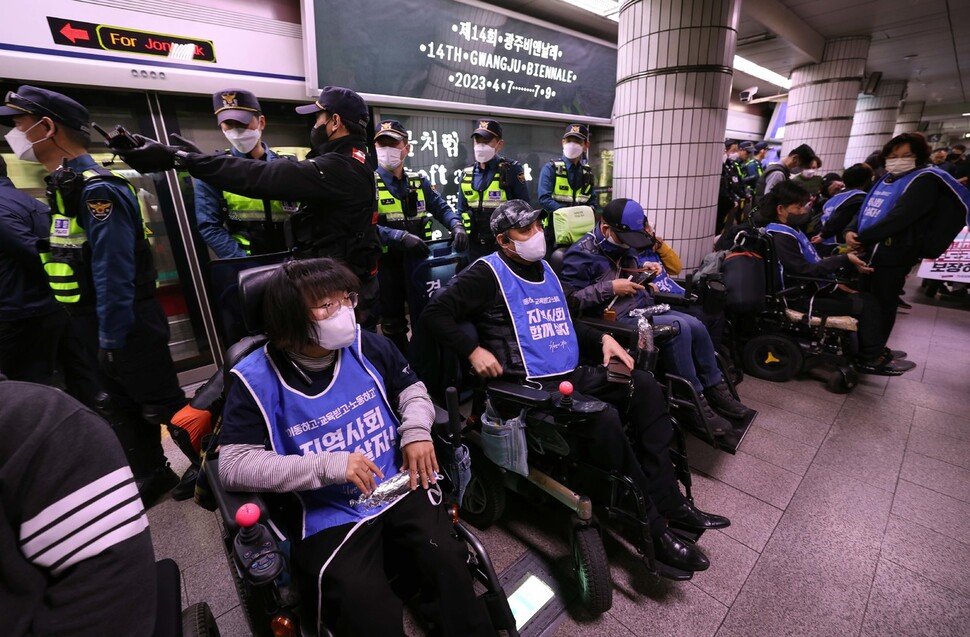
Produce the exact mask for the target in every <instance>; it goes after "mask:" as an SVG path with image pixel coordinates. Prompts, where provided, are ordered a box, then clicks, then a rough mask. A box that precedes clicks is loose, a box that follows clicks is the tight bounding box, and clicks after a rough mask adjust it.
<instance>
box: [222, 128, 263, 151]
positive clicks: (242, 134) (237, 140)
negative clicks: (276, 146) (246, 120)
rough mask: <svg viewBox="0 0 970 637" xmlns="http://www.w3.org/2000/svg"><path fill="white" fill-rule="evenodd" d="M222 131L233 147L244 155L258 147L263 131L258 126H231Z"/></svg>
mask: <svg viewBox="0 0 970 637" xmlns="http://www.w3.org/2000/svg"><path fill="white" fill-rule="evenodd" d="M222 132H223V134H224V135H225V136H226V139H228V140H229V143H230V144H232V147H233V148H235V149H236V150H238V151H239V152H240V153H242V154H244V155H245V154H248V153H249V151H251V150H252V149H254V148H256V144H258V143H259V138H260V136H261V135H262V131H260V130H259V129H258V128H257V129H252V128H230V129H229V130H227V131H222Z"/></svg>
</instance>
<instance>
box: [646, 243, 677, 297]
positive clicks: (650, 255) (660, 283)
mask: <svg viewBox="0 0 970 637" xmlns="http://www.w3.org/2000/svg"><path fill="white" fill-rule="evenodd" d="M637 260H638V261H639V265H640V266H642V265H643V264H644V263H646V262H651V263H659V264H660V268H661V270H660V274H658V275H657V276H656V278H654V280H653V281H652V283H653V286H654V287H655V288H657V291H658V292H663V293H665V294H686V292H687V290H685V289H684V288H682V287H680V286H679V285H677V282H676V281H674V280H673V279H671V278H670V276H669V275H668V274H667V268H665V267H663V265H664V264H663V261H661V260H660V255H659V254H657V253H656V252H654V251H653V250H647V251H646V252H641V253H640V254H638V255H637Z"/></svg>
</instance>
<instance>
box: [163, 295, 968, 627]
mask: <svg viewBox="0 0 970 637" xmlns="http://www.w3.org/2000/svg"><path fill="white" fill-rule="evenodd" d="M907 296H908V298H909V299H910V300H911V301H913V302H914V307H913V309H912V310H911V311H909V312H908V313H901V314H900V316H899V320H898V322H897V325H896V330H895V334H894V336H893V340H892V342H891V343H890V345H892V346H893V348H895V349H904V350H906V351H907V352H908V353H909V358H910V359H911V360H913V361H915V362H916V363H917V364H918V367H917V368H916V369H915V370H913V371H912V372H910V373H908V374H906V375H905V376H903V377H900V378H893V379H887V378H882V377H863V378H864V382H863V384H862V385H861V386H859V387H858V388H856V390H855V391H854V392H853V393H852V394H849V395H847V396H842V395H835V394H830V393H827V392H826V391H825V389H824V387H823V386H822V384H821V383H819V382H817V381H813V380H796V381H792V382H789V383H786V384H783V385H778V384H772V383H767V382H763V381H759V380H756V379H753V378H747V379H746V380H745V382H744V383H743V384H742V385H741V386H740V392H741V395H742V398H743V400H744V401H745V402H747V403H748V404H749V405H751V406H753V407H755V408H757V409H758V410H759V412H760V415H759V416H758V419H757V421H756V422H755V424H754V425H753V427H752V430H751V432H750V433H749V435H748V437H747V438H746V439H745V441H744V443H743V445H742V448H741V451H740V452H739V453H738V454H737V455H736V456H730V455H727V454H724V453H720V452H715V451H713V450H711V449H710V448H709V447H706V446H704V445H703V444H700V443H697V441H696V440H692V441H691V444H690V451H691V464H692V465H693V466H694V467H695V469H696V471H695V478H694V494H695V497H696V500H697V503H698V505H699V506H700V507H701V508H704V509H706V510H710V511H716V512H718V513H722V514H725V515H728V516H729V517H730V518H731V519H732V521H733V524H732V525H731V527H729V528H727V529H725V530H724V531H715V532H711V533H707V534H705V536H704V537H703V538H702V540H701V542H700V545H701V546H702V547H703V549H704V550H705V551H706V552H707V553H708V554H709V555H710V557H711V560H712V563H713V564H712V566H711V568H710V570H708V571H706V572H704V573H699V574H697V575H696V576H695V578H694V579H693V581H691V582H687V583H680V584H675V583H671V582H666V581H662V582H659V583H658V582H654V581H651V580H650V579H649V578H648V577H647V576H646V574H645V573H644V571H643V569H642V567H641V565H640V563H639V561H638V560H637V558H636V556H635V554H633V553H631V551H630V549H629V547H628V546H627V545H626V544H625V543H624V542H623V541H621V540H619V539H617V538H614V537H607V538H606V548H607V552H608V553H609V556H610V560H611V564H612V565H613V580H614V597H613V599H614V601H613V608H612V610H610V611H609V612H608V613H607V614H605V615H603V616H602V617H600V618H598V619H596V620H590V619H588V618H584V617H582V616H580V615H576V616H570V617H567V618H566V619H565V621H564V622H563V623H562V624H561V625H560V626H559V628H558V631H557V633H556V634H557V635H563V636H565V635H583V636H588V635H625V636H630V635H684V636H690V637H706V636H713V635H716V636H717V637H741V636H744V635H752V636H758V637H773V636H776V635H825V636H827V637H828V636H837V635H849V636H852V637H856V636H866V637H868V636H873V637H875V636H880V637H886V636H896V635H898V636H906V637H911V636H915V635H927V636H930V635H932V636H934V637H937V636H942V635H954V636H956V635H967V634H970V628H968V627H970V311H967V310H968V309H970V306H968V305H967V304H964V305H957V304H955V303H952V302H946V303H944V302H940V301H929V300H928V299H926V298H925V297H923V296H921V295H920V294H919V293H917V292H915V291H914V290H911V291H910V292H909V293H908V295H907ZM695 443H697V444H695ZM179 455H180V454H179V453H178V452H177V451H174V449H173V450H172V452H171V453H170V454H169V457H170V458H172V459H176V458H178V457H179ZM149 517H150V519H151V524H152V535H153V537H154V540H155V547H156V553H157V555H158V557H172V558H174V559H175V560H176V561H177V562H178V563H179V565H180V566H181V568H182V572H183V576H184V596H185V600H184V601H185V603H186V604H188V603H192V602H194V601H197V600H202V599H204V600H207V601H208V602H209V604H210V605H211V606H212V609H213V611H214V613H215V614H216V616H217V617H218V623H219V627H220V629H221V631H222V634H223V635H227V636H230V637H236V636H240V635H246V634H248V629H247V626H246V623H245V620H244V619H243V616H242V613H241V610H240V608H239V606H238V599H237V597H236V593H235V591H234V589H233V587H232V583H231V581H230V579H229V574H228V567H227V563H226V560H225V557H224V555H223V552H222V548H221V545H220V540H219V528H218V524H217V522H216V520H215V517H214V515H213V514H211V513H207V512H205V511H203V510H202V509H199V508H198V507H196V506H194V505H193V504H191V503H179V502H173V501H171V500H167V501H164V502H162V503H161V504H159V505H158V506H156V507H155V508H153V509H152V510H151V511H150V512H149ZM481 535H482V537H483V539H484V540H485V542H486V545H487V546H488V548H489V550H490V552H491V555H492V558H493V560H494V561H495V562H496V567H497V568H498V569H500V570H501V569H503V568H505V567H506V566H508V565H509V564H511V563H512V562H514V561H515V560H516V559H517V558H518V557H519V555H520V554H521V553H522V552H523V550H525V549H526V548H528V549H530V550H532V551H534V552H536V553H538V554H540V555H541V556H543V557H545V558H546V559H547V560H548V563H550V564H551V565H552V566H553V569H554V570H555V571H557V572H565V571H566V570H567V569H568V563H569V558H568V549H567V546H566V543H565V533H562V526H561V525H560V524H559V522H558V519H557V518H556V517H555V516H550V515H548V511H542V510H538V511H537V510H536V508H535V507H534V506H531V505H529V504H528V503H525V502H522V501H519V500H517V499H515V498H512V499H511V501H510V507H509V512H508V514H507V515H506V516H505V521H503V522H500V523H499V524H498V525H496V527H493V528H491V529H488V530H487V531H484V532H482V533H481Z"/></svg>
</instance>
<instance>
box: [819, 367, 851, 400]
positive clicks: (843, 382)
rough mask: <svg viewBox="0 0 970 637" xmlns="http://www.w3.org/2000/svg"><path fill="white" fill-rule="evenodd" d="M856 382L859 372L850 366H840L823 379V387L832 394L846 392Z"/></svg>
mask: <svg viewBox="0 0 970 637" xmlns="http://www.w3.org/2000/svg"><path fill="white" fill-rule="evenodd" d="M858 384H859V373H858V372H856V371H855V370H854V369H852V368H851V367H847V366H842V367H839V368H838V369H836V370H835V372H833V374H832V375H831V376H830V377H829V379H828V380H827V381H825V389H827V390H829V391H830V392H832V393H833V394H848V393H849V392H850V391H852V390H853V388H855V386H856V385H858Z"/></svg>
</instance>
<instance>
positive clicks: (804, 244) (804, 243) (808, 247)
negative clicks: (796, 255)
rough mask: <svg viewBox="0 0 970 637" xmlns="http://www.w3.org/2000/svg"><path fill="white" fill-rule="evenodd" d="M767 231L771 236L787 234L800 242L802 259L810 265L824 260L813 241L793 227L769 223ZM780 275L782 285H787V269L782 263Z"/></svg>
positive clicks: (779, 266) (779, 265) (766, 227)
mask: <svg viewBox="0 0 970 637" xmlns="http://www.w3.org/2000/svg"><path fill="white" fill-rule="evenodd" d="M765 230H766V231H768V233H769V234H774V233H780V234H787V235H788V236H789V237H792V238H794V239H795V240H796V241H798V247H799V248H801V251H802V257H803V258H804V259H805V260H806V261H808V262H809V263H818V262H819V261H821V260H822V257H820V256H819V254H818V252H817V251H816V250H815V246H813V245H812V242H811V240H810V239H809V238H808V237H807V236H805V233H804V232H802V231H801V230H798V229H796V228H792V227H791V226H786V225H785V224H783V223H769V224H768V225H767V226H765ZM778 275H779V276H780V277H781V282H782V285H784V283H785V268H784V266H782V264H781V261H779V262H778Z"/></svg>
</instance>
